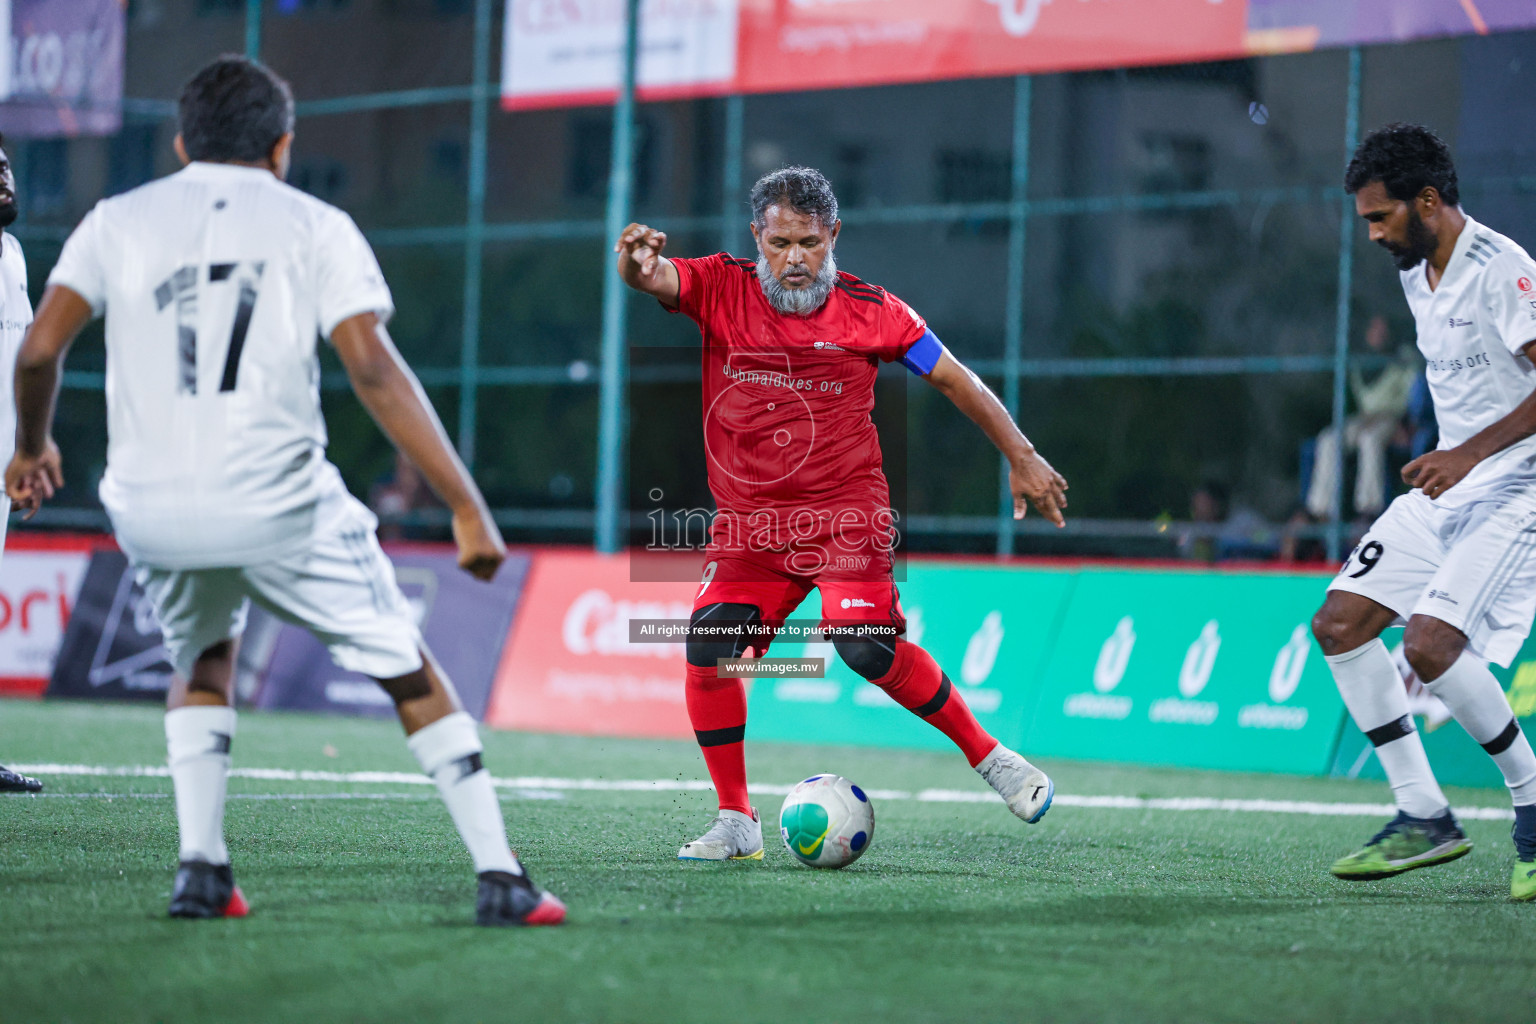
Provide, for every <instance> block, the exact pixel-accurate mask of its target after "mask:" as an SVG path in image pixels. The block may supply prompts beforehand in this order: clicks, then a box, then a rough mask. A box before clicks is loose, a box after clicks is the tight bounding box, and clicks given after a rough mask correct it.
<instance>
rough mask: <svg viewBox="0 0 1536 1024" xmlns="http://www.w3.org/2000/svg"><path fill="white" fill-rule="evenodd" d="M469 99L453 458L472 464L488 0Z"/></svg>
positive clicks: (481, 14) (479, 18)
mask: <svg viewBox="0 0 1536 1024" xmlns="http://www.w3.org/2000/svg"><path fill="white" fill-rule="evenodd" d="M474 45H475V54H474V61H473V65H472V68H471V72H470V74H471V81H472V82H473V83H474V92H473V94H472V98H471V99H470V101H469V196H468V204H467V209H466V210H465V214H464V229H465V230H464V333H463V336H462V337H461V339H460V342H459V458H461V459H463V460H464V465H466V466H469V467H470V468H473V467H474V465H475V431H476V429H477V421H478V413H479V410H480V394H479V385H480V377H479V371H480V291H481V278H482V275H483V273H484V263H485V170H486V134H487V133H488V132H489V130H490V125H489V122H490V109H489V108H490V82H489V80H488V79H489V75H490V68H491V0H475V44H474Z"/></svg>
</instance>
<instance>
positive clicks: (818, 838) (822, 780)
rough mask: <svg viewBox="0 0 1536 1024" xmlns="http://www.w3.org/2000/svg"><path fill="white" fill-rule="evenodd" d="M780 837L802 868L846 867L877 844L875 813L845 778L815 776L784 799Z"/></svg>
mask: <svg viewBox="0 0 1536 1024" xmlns="http://www.w3.org/2000/svg"><path fill="white" fill-rule="evenodd" d="M779 832H780V834H781V835H783V837H784V845H785V846H787V847H789V852H790V853H792V854H794V855H795V859H796V860H798V861H799V862H800V863H802V864H805V865H807V866H808V867H813V868H841V867H847V866H848V865H849V864H852V863H853V862H854V861H856V860H858V859H859V855H860V854H862V853H863V852H864V851H865V850H867V849H869V843H870V840H872V839H874V838H875V808H874V805H873V804H871V803H870V802H869V797H867V796H865V795H864V791H863V790H862V789H860V788H859V787H858V786H855V785H854V784H853V783H851V782H849V781H848V780H847V779H845V778H843V777H842V776H841V775H830V774H829V775H812V776H811V777H810V778H808V779H806V780H805V781H804V782H802V783H800V784H799V785H797V786H796V787H795V788H794V789H792V790H790V791H789V795H788V796H786V797H785V798H784V809H783V810H781V811H780V812H779Z"/></svg>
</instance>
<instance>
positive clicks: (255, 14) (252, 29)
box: [245, 0, 261, 60]
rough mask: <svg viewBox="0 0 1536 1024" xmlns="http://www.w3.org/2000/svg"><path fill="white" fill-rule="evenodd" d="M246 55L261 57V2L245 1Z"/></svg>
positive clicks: (258, 0) (252, 57) (256, 0)
mask: <svg viewBox="0 0 1536 1024" xmlns="http://www.w3.org/2000/svg"><path fill="white" fill-rule="evenodd" d="M245 55H246V56H247V57H250V58H251V59H253V60H254V59H255V58H257V57H260V56H261V0H245Z"/></svg>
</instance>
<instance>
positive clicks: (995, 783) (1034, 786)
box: [976, 743, 1056, 825]
mask: <svg viewBox="0 0 1536 1024" xmlns="http://www.w3.org/2000/svg"><path fill="white" fill-rule="evenodd" d="M976 774H977V775H980V776H981V777H982V778H984V779H986V780H987V785H989V786H991V787H992V788H993V789H995V790H997V795H998V796H1000V797H1002V798H1003V799H1004V800H1005V801H1006V802H1007V804H1008V809H1009V810H1010V811H1012V812H1013V813H1014V814H1016V815H1018V816H1019V817H1020V818H1023V819H1024V820H1025V821H1026V822H1028V823H1029V824H1031V825H1033V824H1034V823H1035V822H1037V821H1039V820H1040V819H1041V818H1043V817H1045V812H1046V811H1048V810H1050V809H1051V799H1052V798H1053V797H1054V796H1055V795H1056V784H1055V783H1054V782H1052V781H1051V777H1050V776H1049V775H1047V774H1045V772H1043V771H1041V770H1040V769H1039V768H1036V767H1035V766H1034V765H1032V764H1030V763H1029V762H1028V761H1026V760H1024V758H1022V757H1020V756H1019V755H1018V754H1015V753H1014V752H1013V751H1011V750H1009V749H1008V748H1007V747H1005V746H1003V745H1002V744H1001V743H999V744H998V745H997V746H996V747H994V748H993V749H992V753H990V754H988V755H987V756H986V757H984V758H982V759H981V763H980V764H978V765H977V766H976Z"/></svg>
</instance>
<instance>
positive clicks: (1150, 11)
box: [737, 0, 1247, 92]
mask: <svg viewBox="0 0 1536 1024" xmlns="http://www.w3.org/2000/svg"><path fill="white" fill-rule="evenodd" d="M1246 29H1247V9H1246V4H1245V3H1244V2H1243V0H1216V2H1214V3H1213V2H1212V0H939V2H934V0H741V48H740V57H739V63H738V67H737V86H738V89H739V90H740V91H742V92H775V91H782V90H800V89H825V88H835V87H843V86H856V85H885V84H890V83H895V82H928V81H936V80H941V79H951V78H971V77H977V76H993V75H1017V74H1033V73H1038V72H1048V71H1071V70H1078V69H1082V68H1103V67H1124V66H1127V65H1136V64H1176V63H1182V62H1185V61H1198V60H1212V59H1216V58H1221V57H1231V56H1233V55H1235V54H1238V53H1241V52H1242V50H1243V42H1244V33H1245V31H1246Z"/></svg>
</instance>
